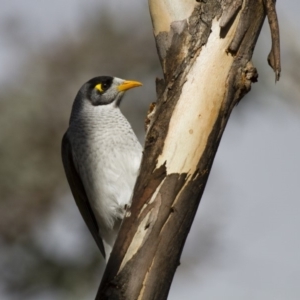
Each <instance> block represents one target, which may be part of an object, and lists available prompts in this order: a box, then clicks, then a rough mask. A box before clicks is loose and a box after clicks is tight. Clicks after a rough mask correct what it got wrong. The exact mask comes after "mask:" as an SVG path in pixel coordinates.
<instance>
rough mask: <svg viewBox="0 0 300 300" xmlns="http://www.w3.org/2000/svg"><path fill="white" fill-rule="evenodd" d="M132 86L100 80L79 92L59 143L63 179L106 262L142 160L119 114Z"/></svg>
mask: <svg viewBox="0 0 300 300" xmlns="http://www.w3.org/2000/svg"><path fill="white" fill-rule="evenodd" d="M141 85H142V84H141V83H140V82H137V81H128V80H123V79H120V78H116V77H110V76H99V77H95V78H93V79H91V80H89V81H88V82H86V83H85V84H84V85H83V86H82V87H81V89H80V90H79V92H78V94H77V96H76V98H75V100H74V103H73V108H72V112H71V118H70V122H69V128H68V130H67V132H66V133H65V135H64V137H63V140H62V160H63V165H64V168H65V172H66V176H67V179H68V182H69V185H70V188H71V191H72V193H73V196H74V198H75V201H76V204H77V206H78V208H79V210H80V212H81V215H82V217H83V219H84V221H85V223H86V225H87V226H88V228H89V230H90V231H91V233H92V235H93V237H94V239H95V241H96V243H97V245H98V247H99V249H100V251H101V252H102V254H103V256H104V257H105V258H106V260H108V258H109V255H110V253H111V250H112V247H113V245H114V242H115V240H116V237H117V234H118V231H119V227H120V224H121V222H122V219H123V216H124V213H125V210H126V207H127V206H128V205H130V202H131V196H132V191H133V187H134V184H135V181H136V177H137V175H138V171H139V166H140V161H141V157H142V146H141V145H140V143H139V141H138V139H137V137H136V135H135V134H134V132H133V130H132V128H131V126H130V124H129V123H128V121H127V119H126V118H125V117H124V115H123V114H122V113H121V111H120V108H119V106H120V103H121V100H122V97H123V95H124V92H125V91H127V90H129V89H131V88H134V87H138V86H141Z"/></svg>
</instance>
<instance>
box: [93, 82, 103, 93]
mask: <svg viewBox="0 0 300 300" xmlns="http://www.w3.org/2000/svg"><path fill="white" fill-rule="evenodd" d="M95 88H96V89H97V90H98V91H100V92H103V89H102V84H101V83H98V84H97V85H96V86H95Z"/></svg>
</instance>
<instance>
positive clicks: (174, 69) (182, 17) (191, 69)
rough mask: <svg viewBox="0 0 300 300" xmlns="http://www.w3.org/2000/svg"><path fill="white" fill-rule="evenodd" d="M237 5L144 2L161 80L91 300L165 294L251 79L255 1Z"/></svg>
mask: <svg viewBox="0 0 300 300" xmlns="http://www.w3.org/2000/svg"><path fill="white" fill-rule="evenodd" d="M240 2H241V1H224V2H222V5H221V4H220V1H217V0H205V1H204V0H202V1H199V2H195V1H192V0H173V1H171V0H164V1H158V0H149V6H150V12H151V17H152V22H153V28H154V36H155V40H156V45H157V49H158V54H159V57H160V61H161V65H162V68H163V73H164V79H163V80H159V81H157V83H158V87H157V92H158V99H157V103H156V106H155V109H154V110H153V111H152V112H151V118H149V121H148V133H147V137H146V141H145V148H144V155H143V159H142V164H141V172H140V175H139V177H138V179H137V182H136V185H135V189H134V194H133V201H132V206H131V208H130V209H129V210H128V212H127V214H126V217H125V219H124V221H123V224H122V227H121V230H120V233H119V236H118V239H117V241H116V244H115V246H114V249H113V251H112V254H111V257H110V259H109V262H108V265H107V268H106V271H105V274H104V276H103V279H102V282H101V285H100V288H99V291H98V295H97V298H96V299H102V300H103V299H110V300H111V299H128V300H134V299H138V300H142V299H143V300H148V299H149V300H150V299H166V298H167V295H168V292H169V288H170V285H171V282H172V279H173V276H174V273H175V271H176V268H177V266H178V265H179V259H180V255H181V252H182V249H183V246H184V243H185V240H186V237H187V235H188V232H189V230H190V227H191V225H192V222H193V219H194V216H195V214H196V211H197V208H198V205H199V202H200V198H201V196H202V194H203V191H204V188H205V185H206V182H207V179H208V176H209V172H210V169H211V166H212V163H213V159H214V157H215V154H216V152H217V149H218V145H219V142H220V140H221V137H222V134H223V131H224V129H225V126H226V123H227V121H228V119H229V116H230V113H231V111H232V109H233V107H234V106H235V105H236V104H237V103H238V101H240V99H241V98H242V97H243V96H244V95H245V94H246V93H247V92H248V91H249V90H250V88H251V82H254V81H256V79H257V72H256V69H255V68H254V67H253V65H252V63H251V61H250V60H251V57H252V53H253V49H254V47H255V44H256V40H257V38H258V35H259V33H260V30H261V27H262V24H263V21H264V18H265V10H264V4H263V0H255V1H254V0H245V1H244V3H243V7H242V8H241V9H240V6H241V5H240ZM225 4H226V5H225ZM229 5H234V7H232V8H230V7H228V6H229ZM223 14H224V15H223ZM250 20H251V21H250Z"/></svg>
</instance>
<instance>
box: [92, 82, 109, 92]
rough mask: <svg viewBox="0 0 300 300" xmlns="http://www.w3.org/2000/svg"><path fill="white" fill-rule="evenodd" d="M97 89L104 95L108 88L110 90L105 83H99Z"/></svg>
mask: <svg viewBox="0 0 300 300" xmlns="http://www.w3.org/2000/svg"><path fill="white" fill-rule="evenodd" d="M95 88H96V89H97V90H98V91H99V92H100V93H103V92H104V91H105V90H106V89H107V88H108V83H106V82H103V83H98V84H97V85H96V86H95Z"/></svg>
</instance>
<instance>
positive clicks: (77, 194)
mask: <svg viewBox="0 0 300 300" xmlns="http://www.w3.org/2000/svg"><path fill="white" fill-rule="evenodd" d="M61 155H62V161H63V165H64V169H65V173H66V176H67V179H68V182H69V185H70V188H71V191H72V194H73V196H74V199H75V202H76V204H77V206H78V209H79V211H80V213H81V215H82V217H83V219H84V221H85V223H86V225H87V227H88V228H89V230H90V232H91V233H92V236H93V237H94V239H95V241H96V243H97V245H98V247H99V249H100V251H101V253H102V254H103V256H104V258H105V250H104V245H103V241H102V239H101V237H100V235H99V227H98V224H97V221H96V218H95V215H94V213H93V211H92V208H91V206H90V203H89V201H88V198H87V195H86V192H85V189H84V186H83V183H82V181H81V179H80V176H79V175H78V173H77V171H76V168H75V165H74V161H73V155H72V150H71V143H70V141H69V139H68V135H67V133H65V135H64V137H63V140H62V147H61Z"/></svg>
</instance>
